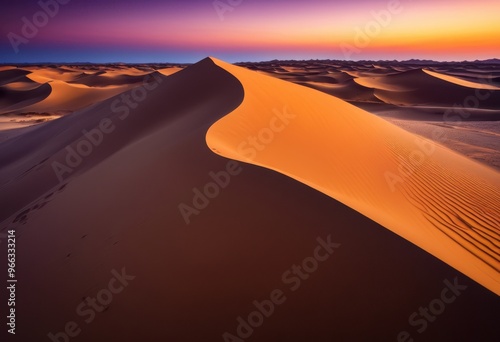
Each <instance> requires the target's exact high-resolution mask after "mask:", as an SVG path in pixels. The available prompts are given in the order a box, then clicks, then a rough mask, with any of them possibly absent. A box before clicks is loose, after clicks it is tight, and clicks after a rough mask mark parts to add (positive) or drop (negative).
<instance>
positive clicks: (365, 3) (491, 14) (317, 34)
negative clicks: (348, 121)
mask: <svg viewBox="0 0 500 342" xmlns="http://www.w3.org/2000/svg"><path fill="white" fill-rule="evenodd" d="M499 13H500V1H499V0H475V1H471V0H346V1H339V0H323V1H322V0H301V1H298V0H220V1H214V0H175V1H168V0H167V1H165V0H164V1H160V0H142V1H138V0H134V1H131V0H122V1H114V0H40V1H36V0H34V1H27V0H16V1H10V2H9V3H6V4H3V5H2V13H1V14H0V33H1V36H0V39H1V40H0V63H25V62H27V63H37V62H40V63H41V62H54V63H57V62H93V63H105V62H125V63H153V62H172V63H193V62H196V61H198V60H201V59H203V58H205V57H207V56H213V57H217V58H219V59H222V60H225V61H228V62H243V61H266V60H272V59H296V60H302V59H340V60H394V59H397V60H407V59H412V58H418V59H433V60H438V61H445V60H448V61H461V60H476V59H488V58H495V57H500V43H499V42H500V20H498V14H499Z"/></svg>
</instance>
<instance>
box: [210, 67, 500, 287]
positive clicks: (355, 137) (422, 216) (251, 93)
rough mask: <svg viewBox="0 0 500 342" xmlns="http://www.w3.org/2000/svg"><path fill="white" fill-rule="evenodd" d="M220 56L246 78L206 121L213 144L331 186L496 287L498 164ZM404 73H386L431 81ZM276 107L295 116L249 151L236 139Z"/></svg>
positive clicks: (499, 263)
mask: <svg viewBox="0 0 500 342" xmlns="http://www.w3.org/2000/svg"><path fill="white" fill-rule="evenodd" d="M217 65H219V66H221V67H223V68H224V69H225V70H228V71H229V72H230V73H231V74H233V75H235V76H236V77H237V78H238V79H239V80H240V81H241V82H242V84H243V87H244V89H245V101H244V102H243V104H242V105H241V106H240V107H239V108H238V109H237V110H236V111H234V112H233V113H231V114H230V115H228V116H226V117H224V118H223V119H221V120H219V121H218V122H217V123H216V124H214V125H213V126H212V127H211V128H210V130H209V132H208V134H207V144H208V145H209V146H210V147H211V148H212V150H214V151H216V153H219V154H221V155H223V156H226V157H228V158H231V159H236V160H241V161H245V162H249V163H253V164H256V165H259V166H263V167H267V168H269V169H272V170H276V171H278V172H280V173H283V174H285V175H287V176H290V177H292V178H294V179H296V180H298V181H300V182H303V183H305V184H307V185H309V186H311V187H313V188H315V189H317V190H319V191H321V192H323V193H325V194H328V195H329V196H331V197H333V198H335V199H337V200H339V201H341V202H342V203H345V204H346V205H348V206H349V207H351V208H353V209H355V210H357V211H359V212H360V213H362V214H364V215H366V216H367V217H369V218H371V219H373V220H374V221H376V222H378V223H380V224H381V225H383V226H384V227H387V228H388V229H390V230H392V231H393V232H395V233H396V234H398V235H400V236H402V237H404V238H405V239H407V240H409V241H411V242H413V243H415V244H416V245H418V246H419V247H421V248H423V249H424V250H426V251H428V252H429V253H431V254H433V255H435V256H436V257H438V258H440V259H441V260H443V261H445V262H446V263H448V264H449V265H451V266H453V267H455V268H456V269H458V270H460V271H461V272H463V273H464V274H467V275H468V276H470V277H471V278H473V279H474V280H476V281H477V282H479V283H481V284H483V285H484V286H485V287H487V288H489V289H490V290H492V291H494V292H495V293H497V294H500V279H499V278H498V272H499V270H500V253H499V249H498V241H499V238H500V234H499V231H498V222H499V221H500V213H499V211H498V208H497V203H499V201H500V183H499V177H500V175H499V173H498V172H496V171H493V170H492V169H490V168H488V167H485V166H483V165H480V164H478V163H475V162H473V161H471V160H469V159H467V158H465V157H463V156H461V155H458V154H456V153H454V152H453V151H451V150H448V149H446V148H444V147H442V146H440V145H437V144H435V143H433V142H431V141H424V140H422V139H421V138H419V137H418V136H415V135H412V134H410V133H408V132H406V131H403V130H401V129H398V128H397V127H395V126H393V125H391V124H389V123H387V122H386V121H384V120H382V119H380V118H377V117H375V116H373V115H370V114H369V113H367V112H364V111H362V110H360V109H358V108H356V107H354V106H351V105H349V104H347V103H346V102H344V101H341V100H338V99H335V98H332V97H328V96H325V95H323V94H321V93H318V92H314V91H308V90H304V89H302V88H300V87H297V86H296V85H293V84H291V83H284V82H283V81H281V80H276V79H269V78H266V77H263V76H259V75H256V74H255V73H253V72H251V71H248V70H246V69H243V68H240V67H236V66H232V65H229V64H226V63H223V62H221V61H217ZM409 73H410V74H411V75H404V76H405V77H409V79H408V80H407V79H406V78H405V79H404V82H403V76H399V75H398V76H394V77H393V78H390V77H391V76H387V77H385V78H384V80H385V81H391V83H392V81H394V83H396V82H397V83H399V84H401V83H403V84H404V85H409V84H415V86H422V84H428V83H429V82H431V81H430V80H429V79H428V77H429V76H428V75H426V76H424V75H425V73H424V72H422V71H421V70H416V71H411V72H409ZM419 82H420V84H419ZM436 82H441V81H436ZM450 87H451V86H450ZM276 110H278V111H286V112H289V113H290V114H291V116H293V117H294V118H293V120H292V119H287V120H289V121H290V123H289V126H288V127H286V129H283V131H282V132H280V133H279V134H277V133H276V137H275V139H274V140H273V141H272V144H269V146H265V148H264V149H263V150H262V151H259V152H258V153H256V156H255V157H254V158H252V157H253V156H251V157H249V156H248V155H245V153H246V152H245V150H243V149H242V148H241V143H242V142H245V141H246V140H247V138H248V137H251V136H259V134H262V133H261V132H262V130H263V129H265V128H266V127H268V126H269V122H271V121H272V120H273V116H275V115H276V114H275V113H274V112H273V111H276ZM266 139H268V138H266ZM247 149H248V146H247ZM424 152H425V153H424ZM415 156H418V158H420V160H419V163H415V162H414V160H412V158H414V157H415ZM412 163H413V164H412ZM401 170H404V171H405V172H406V173H402V172H401Z"/></svg>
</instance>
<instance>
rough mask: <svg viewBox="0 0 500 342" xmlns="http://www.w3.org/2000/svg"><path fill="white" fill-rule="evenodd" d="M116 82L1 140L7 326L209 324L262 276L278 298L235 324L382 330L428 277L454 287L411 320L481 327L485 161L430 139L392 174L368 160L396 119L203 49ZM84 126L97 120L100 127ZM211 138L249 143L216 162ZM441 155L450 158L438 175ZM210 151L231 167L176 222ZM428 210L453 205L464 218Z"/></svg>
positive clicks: (434, 288)
mask: <svg viewBox="0 0 500 342" xmlns="http://www.w3.org/2000/svg"><path fill="white" fill-rule="evenodd" d="M89 69H90V66H89ZM94 71H95V70H94ZM134 89H136V88H134ZM131 91H133V90H129V91H127V92H126V93H125V94H118V95H116V96H114V97H111V98H109V99H106V100H103V101H101V102H100V103H98V104H95V105H93V106H91V107H87V108H85V109H83V110H79V111H75V112H74V113H71V114H69V115H67V116H65V117H62V118H60V119H57V120H54V121H51V122H48V123H44V124H42V125H38V126H35V127H32V128H30V129H29V130H24V131H23V132H24V133H22V134H20V135H17V136H15V137H12V138H10V139H8V140H6V141H4V142H2V143H0V181H1V184H0V221H1V222H2V223H1V224H0V232H5V231H6V230H7V229H9V228H15V229H16V232H17V233H16V234H17V244H18V246H22V250H21V248H20V249H19V253H18V256H17V264H18V266H17V270H18V271H17V272H18V274H17V277H18V279H19V282H18V296H19V301H18V307H17V309H18V313H19V314H18V323H19V326H21V327H23V328H22V329H19V334H18V336H16V337H19V338H20V339H21V340H25V341H39V340H49V339H48V337H47V334H48V333H49V332H52V333H57V332H59V331H63V330H64V328H65V324H67V323H68V322H70V321H74V322H76V324H77V325H78V327H79V328H81V332H79V335H78V336H77V337H75V338H74V339H73V338H72V339H71V340H75V341H78V340H80V341H110V340H119V341H138V340H151V341H156V340H166V341H223V340H224V339H223V337H222V335H223V334H224V332H230V333H232V334H236V329H237V326H238V321H237V318H238V317H239V316H241V317H244V318H247V317H248V315H249V314H250V313H251V312H252V311H253V310H255V306H254V304H252V302H253V301H254V300H257V301H262V300H265V299H266V298H267V299H268V298H269V296H270V293H271V291H273V290H274V289H281V290H283V291H284V294H285V296H286V297H287V299H286V302H285V303H284V304H283V305H280V306H277V307H276V308H275V312H274V313H273V315H271V316H270V317H268V318H267V317H266V319H265V322H264V323H263V325H262V326H260V327H259V328H256V329H254V331H253V332H252V334H251V336H250V337H248V338H245V341H246V340H249V341H250V340H255V341H279V340H286V341H311V340H312V341H331V340H339V341H367V340H374V341H389V340H394V339H396V337H397V335H398V333H399V332H400V331H402V330H408V331H410V332H411V333H412V334H414V333H415V334H417V333H416V332H415V328H414V327H411V326H409V325H408V317H409V316H410V315H411V314H412V312H414V311H415V310H418V308H419V307H420V306H426V305H428V303H429V302H430V301H431V300H432V299H434V298H437V297H439V296H440V294H441V293H442V291H443V287H444V286H445V284H444V283H443V281H445V280H449V281H451V282H453V281H458V283H459V284H461V285H462V286H466V290H465V292H464V294H463V295H460V296H459V297H458V296H457V298H456V303H453V304H450V308H449V309H448V307H447V308H446V312H445V314H443V315H441V316H439V317H438V319H439V321H438V322H439V323H433V324H435V326H436V325H437V324H439V329H435V328H433V327H432V326H430V327H429V329H428V331H426V332H425V334H426V335H425V337H426V338H428V339H429V340H436V341H444V340H446V339H448V340H449V339H450V338H451V339H455V340H459V339H466V340H478V341H487V340H488V339H489V338H491V336H495V335H498V334H497V333H498V330H497V321H498V319H497V318H498V317H499V316H498V311H497V307H498V296H497V295H495V294H494V293H493V292H491V291H490V290H488V289H487V288H485V287H484V286H486V287H488V288H489V289H491V290H492V291H496V290H497V287H496V286H497V285H498V275H495V276H494V277H493V279H489V280H488V279H486V276H487V275H488V274H492V270H491V267H489V266H488V263H490V264H493V266H495V264H494V262H496V261H495V260H493V258H494V255H493V253H491V251H490V252H488V248H486V247H485V246H484V245H486V246H489V247H490V249H493V250H495V247H492V246H490V245H488V241H491V240H492V236H493V234H496V233H494V231H493V233H492V231H490V230H488V227H489V226H490V225H491V224H492V220H497V219H498V210H497V209H496V208H495V207H492V206H491V203H490V202H491V201H495V200H496V201H498V197H497V196H498V189H497V187H498V182H497V181H498V174H497V173H496V172H494V171H492V170H491V169H489V168H487V167H484V166H481V165H479V164H477V163H474V162H471V161H469V160H467V159H466V158H464V157H461V156H459V155H457V154H455V153H453V152H451V151H450V150H447V149H444V148H442V147H439V146H435V149H436V150H435V151H434V153H433V154H432V155H431V156H429V157H428V159H427V160H426V163H424V164H423V165H422V166H421V169H422V170H417V171H416V173H418V174H419V175H420V174H421V176H422V177H417V176H415V175H410V176H408V177H406V178H405V182H404V183H402V184H397V189H396V190H397V191H395V192H392V191H391V190H390V186H389V185H388V184H387V183H385V180H384V173H385V172H386V171H390V172H395V173H397V172H398V171H397V167H398V162H397V161H398V156H400V157H405V156H406V155H407V153H408V152H407V151H403V150H402V149H403V148H410V147H412V143H414V140H413V139H414V138H415V137H414V136H413V135H411V134H409V133H407V132H405V131H403V130H400V129H398V128H397V127H395V126H392V125H390V124H388V123H386V122H385V121H383V120H381V119H378V118H376V117H374V116H372V115H371V114H369V113H367V112H365V111H362V110H360V109H357V108H355V107H353V106H351V105H349V104H348V103H346V102H344V101H342V100H339V99H335V98H333V97H331V96H328V95H326V94H323V93H320V92H318V91H315V90H312V89H308V88H305V87H301V86H298V85H294V84H291V83H288V82H284V81H281V80H278V79H276V78H272V77H269V76H264V75H261V74H259V73H256V72H251V71H248V70H244V69H241V68H238V67H233V66H231V65H228V64H225V63H223V62H221V61H218V60H215V59H205V60H203V61H201V62H199V63H197V64H195V65H193V66H190V67H188V68H186V69H184V70H182V71H179V72H177V73H175V74H173V75H171V76H160V79H159V81H158V84H157V87H155V88H154V89H152V90H150V91H148V92H147V93H146V96H145V98H144V100H143V101H141V102H140V103H136V104H137V106H130V107H125V108H123V107H120V109H119V110H113V108H115V109H116V106H113V104H114V103H119V104H120V105H123V102H120V101H122V95H131V93H130V92H131ZM285 95H286V96H285ZM116 101H118V102H116ZM287 113H288V114H287ZM273 115H281V120H283V122H286V120H288V124H287V125H285V126H286V127H284V129H283V130H282V131H281V132H275V133H276V134H275V136H274V139H272V141H269V142H268V143H266V144H264V145H265V146H264V147H265V148H264V149H263V150H261V151H258V154H257V155H256V157H255V158H254V159H253V160H248V159H246V158H243V157H242V155H241V154H240V153H239V152H238V149H237V146H238V144H239V143H241V142H245V141H246V142H247V143H249V141H248V140H246V139H247V138H249V136H248V135H247V134H250V135H253V134H259V133H260V131H261V129H263V128H269V127H271V128H274V129H278V130H279V129H281V128H282V127H283V126H282V125H279V122H277V121H276V120H275V119H273ZM283 115H284V116H283ZM290 115H293V117H291V116H290ZM235 118H236V119H237V122H234V119H235ZM103 120H104V121H103ZM103 123H104V124H103ZM270 124H271V125H272V126H270ZM277 125H278V126H277ZM111 127H113V129H111ZM96 128H104V130H105V131H106V132H104V133H102V139H98V136H99V134H98V133H96V132H95V129H96ZM84 130H85V131H88V132H94V136H93V137H94V138H93V139H97V140H100V141H99V143H98V144H96V145H94V147H92V151H91V152H90V153H88V154H87V153H85V154H86V155H84V156H80V157H81V160H80V161H79V162H75V160H73V162H75V163H76V164H77V165H75V166H74V167H71V172H69V173H64V174H63V177H62V180H61V179H60V178H58V177H57V174H56V172H55V170H54V165H57V164H55V163H60V164H63V165H66V164H67V163H68V159H67V158H68V148H69V149H73V150H78V148H79V146H80V148H82V146H84V145H85V144H86V143H84V141H87V142H88V141H89V139H90V138H89V137H88V136H87V135H86V134H84V133H82V131H84ZM266 132H267V133H268V131H266ZM95 134H97V135H95ZM380 137H383V138H384V139H383V140H381V138H380ZM267 138H269V137H267ZM207 143H208V145H209V146H210V147H211V148H212V149H210V148H209V147H208V146H207ZM86 145H87V146H89V145H88V143H87V144H86ZM426 146H429V145H426ZM432 146H434V145H432ZM246 148H248V145H247V146H246ZM214 150H216V152H217V153H220V154H222V155H224V156H227V157H229V158H233V159H237V160H244V161H248V162H251V163H249V164H245V163H240V164H239V165H233V164H228V163H230V161H229V160H228V159H227V158H223V157H221V156H219V155H218V154H216V153H213V151H214ZM72 158H75V156H74V155H73V157H72ZM445 161H449V162H450V165H451V166H452V167H456V168H457V169H456V170H453V171H452V172H450V176H449V177H446V179H445V180H443V179H442V177H444V175H446V172H448V171H446V170H448V167H447V166H446V170H440V169H439V168H440V167H441V168H442V167H445V166H444V163H445ZM252 163H254V164H257V165H252ZM68 165H69V164H68ZM262 166H263V167H262ZM228 168H229V169H231V170H238V172H235V175H234V176H232V177H231V178H230V180H229V183H228V184H226V185H225V186H224V187H223V188H220V189H219V195H218V196H215V197H213V198H211V199H210V200H209V201H208V202H209V203H208V204H207V203H205V204H206V205H203V208H200V210H199V212H198V213H197V214H193V215H191V216H190V217H189V221H190V223H189V225H186V222H185V218H184V217H183V216H182V215H181V213H180V212H179V205H180V204H181V203H185V204H187V205H194V204H193V200H194V197H193V196H195V194H196V192H195V190H194V189H201V191H204V189H205V188H206V186H207V184H210V182H213V178H212V177H213V174H214V173H215V174H220V173H221V172H222V171H225V170H228ZM269 168H271V169H274V170H277V171H279V173H278V172H274V171H272V170H269ZM280 173H285V174H287V175H289V176H291V178H290V177H284V176H283V175H282V174H280ZM429 177H436V178H435V179H429ZM293 178H294V179H293ZM296 180H299V181H296ZM437 181H440V182H439V183H437V184H436V182H437ZM495 181H496V182H497V183H495ZM212 187H213V186H212ZM431 187H434V188H435V189H436V190H435V191H431ZM452 187H456V188H452ZM317 190H319V191H317ZM438 191H442V193H438ZM474 192H475V193H474ZM325 194H327V195H328V196H326V195H325ZM409 194H411V195H414V196H415V199H414V200H412V198H410V196H409ZM462 194H466V195H467V196H470V199H469V198H466V197H460V196H461V195H462ZM459 195H460V196H459ZM457 196H458V197H457ZM407 197H408V198H407ZM339 201H340V202H339ZM466 201H474V203H468V202H467V203H466ZM341 202H343V203H345V204H347V205H348V206H346V205H345V204H343V203H341ZM422 202H423V203H422ZM442 205H447V206H448V207H443V206H442ZM426 206H427V207H429V208H430V209H431V210H429V211H426V210H425V209H426ZM479 206H480V208H478V207H479ZM351 208H354V209H355V210H353V209H351ZM360 212H361V213H362V214H363V215H362V214H360ZM453 213H456V214H457V215H458V216H457V218H454V217H451V216H447V215H451V214H453ZM437 218H438V219H439V220H438V221H439V222H438V223H435V222H434V221H435V220H436V219H437ZM374 220H375V221H377V222H378V223H377V222H375V221H374ZM460 220H464V222H461V221H460ZM440 222H446V223H447V224H451V222H454V223H455V224H461V225H467V224H468V225H469V226H468V227H467V228H466V229H467V230H464V231H465V232H466V233H467V234H469V235H472V236H473V238H469V237H463V236H460V233H461V232H462V230H460V231H459V232H455V231H453V230H452V229H449V230H445V229H444V225H442V224H441V223H440ZM379 223H382V225H381V224H379ZM436 225H437V227H436ZM456 227H457V228H460V227H461V226H459V225H457V226H456ZM387 228H389V229H391V230H393V231H394V232H396V233H397V234H399V235H401V236H403V237H404V238H405V239H407V240H409V241H411V242H413V243H414V244H417V245H419V246H423V247H424V248H427V250H428V251H429V252H431V253H432V254H434V255H435V256H437V257H438V258H440V259H442V260H444V261H445V262H446V263H444V262H442V261H441V260H440V259H438V258H435V257H433V256H432V255H430V254H429V253H427V252H424V251H423V250H422V249H420V248H419V247H416V246H415V245H414V244H412V243H410V242H408V241H406V240H405V239H402V238H400V237H399V236H397V235H396V234H393V233H392V232H391V231H389V230H388V229H387ZM440 229H443V230H444V231H445V232H449V233H451V234H454V235H452V237H453V238H455V239H456V240H457V241H462V242H464V247H461V246H460V245H459V244H458V243H454V242H453V239H452V238H450V237H447V236H446V235H445V233H444V232H442V231H441V230H440ZM495 229H496V228H495ZM328 236H330V237H331V241H333V242H335V243H340V244H341V246H340V248H339V249H338V250H335V253H333V254H332V256H331V258H330V259H329V260H327V261H324V262H322V263H321V264H320V265H319V266H318V269H317V271H315V272H313V273H311V274H310V275H309V276H308V278H307V279H304V280H302V281H301V282H300V288H299V289H296V291H292V290H290V288H289V285H286V284H284V283H283V281H282V275H283V273H284V272H285V271H287V270H288V269H290V268H291V267H292V266H293V265H294V264H301V263H302V261H303V260H305V259H306V258H308V257H311V256H313V255H314V251H315V248H316V246H317V244H318V242H317V239H318V238H322V239H327V238H328ZM429 236H430V237H429ZM476 240H477V241H476ZM445 248H450V249H451V251H455V252H456V253H457V254H456V255H451V251H450V250H445ZM496 251H497V249H496ZM2 253H3V252H2ZM474 253H475V254H474ZM459 258H464V259H463V260H465V261H470V262H471V263H472V264H473V265H475V266H477V268H476V269H475V271H474V270H472V271H471V269H470V268H468V267H466V266H464V265H462V264H461V261H462V260H460V259H459ZM447 263H448V264H450V265H452V266H453V267H455V268H457V269H459V270H460V271H462V272H464V273H465V274H466V275H462V274H460V273H459V272H457V271H456V269H454V268H452V267H450V266H449V265H448V264H447ZM123 267H124V268H125V269H126V273H127V274H129V275H133V276H135V278H134V279H133V280H130V281H129V284H128V286H127V287H126V288H125V290H124V291H123V292H121V293H119V294H115V295H114V296H113V299H112V301H111V303H109V304H107V305H106V306H105V308H104V309H103V312H95V318H94V319H93V320H92V321H91V322H90V323H88V324H87V323H85V322H84V320H83V318H82V317H81V316H79V315H78V314H77V312H76V308H77V307H79V305H81V303H82V301H83V300H84V299H85V298H86V297H95V296H96V295H97V294H98V293H99V291H101V290H102V289H104V288H106V287H107V286H108V284H109V283H110V278H111V277H112V274H111V273H110V271H111V270H113V269H115V270H118V271H120V270H121V269H122V268H123ZM495 267H498V265H497V264H496V266H495ZM4 268H5V263H2V264H0V271H1V272H4V271H5V269H4ZM469 277H472V278H473V279H474V280H475V281H473V280H471V279H470V278H469ZM477 282H480V283H481V284H482V285H479V284H478V283H477ZM33 289H36V290H35V291H34V290H33ZM451 305H454V307H453V309H452V307H451ZM360 327H362V329H360ZM416 336H418V335H416Z"/></svg>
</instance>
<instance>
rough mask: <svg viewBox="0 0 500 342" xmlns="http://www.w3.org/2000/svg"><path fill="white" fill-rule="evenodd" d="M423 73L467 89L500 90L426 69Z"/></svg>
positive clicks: (492, 86)
mask: <svg viewBox="0 0 500 342" xmlns="http://www.w3.org/2000/svg"><path fill="white" fill-rule="evenodd" d="M423 71H424V72H425V73H426V74H429V75H431V76H434V77H437V78H439V79H441V80H444V81H447V82H450V83H453V84H457V85H460V86H463V87H467V88H473V89H488V90H500V87H498V86H495V85H492V84H485V83H480V82H472V81H468V80H464V79H461V78H459V77H454V76H449V75H445V74H441V73H438V72H434V71H431V70H426V69H423Z"/></svg>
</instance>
